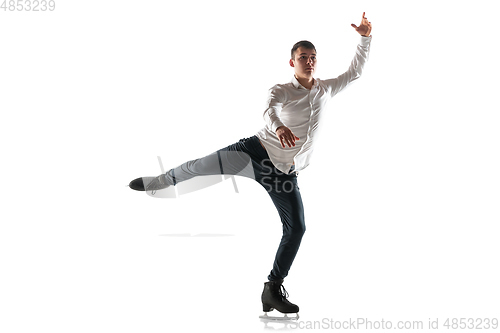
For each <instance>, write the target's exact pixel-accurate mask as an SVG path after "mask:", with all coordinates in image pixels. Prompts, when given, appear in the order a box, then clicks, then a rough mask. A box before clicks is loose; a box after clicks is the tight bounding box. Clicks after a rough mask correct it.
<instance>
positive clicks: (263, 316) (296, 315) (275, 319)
mask: <svg viewBox="0 0 500 333" xmlns="http://www.w3.org/2000/svg"><path fill="white" fill-rule="evenodd" d="M259 318H260V319H264V320H266V321H267V320H269V321H291V320H298V319H299V314H298V313H296V314H295V316H294V317H288V315H287V314H286V313H285V314H284V316H282V317H280V316H268V315H267V312H265V313H264V314H263V315H262V316H259Z"/></svg>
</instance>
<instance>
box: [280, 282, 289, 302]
mask: <svg viewBox="0 0 500 333" xmlns="http://www.w3.org/2000/svg"><path fill="white" fill-rule="evenodd" d="M278 291H279V293H280V295H281V297H283V298H285V299H287V298H288V292H287V291H286V289H285V287H283V285H281V286H280V289H279V290H278Z"/></svg>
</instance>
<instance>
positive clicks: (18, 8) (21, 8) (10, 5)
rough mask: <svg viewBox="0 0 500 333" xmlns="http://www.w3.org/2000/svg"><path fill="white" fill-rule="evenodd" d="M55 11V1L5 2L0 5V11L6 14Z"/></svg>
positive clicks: (22, 0)
mask: <svg viewBox="0 0 500 333" xmlns="http://www.w3.org/2000/svg"><path fill="white" fill-rule="evenodd" d="M55 9H56V2H55V0H48V1H47V0H3V2H2V5H0V10H3V11H4V12H6V11H10V12H45V11H53V10H55Z"/></svg>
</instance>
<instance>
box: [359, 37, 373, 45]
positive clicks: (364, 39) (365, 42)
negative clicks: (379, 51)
mask: <svg viewBox="0 0 500 333" xmlns="http://www.w3.org/2000/svg"><path fill="white" fill-rule="evenodd" d="M371 40H372V36H371V35H370V36H369V37H365V36H361V42H360V44H361V46H368V45H369V44H370V42H371Z"/></svg>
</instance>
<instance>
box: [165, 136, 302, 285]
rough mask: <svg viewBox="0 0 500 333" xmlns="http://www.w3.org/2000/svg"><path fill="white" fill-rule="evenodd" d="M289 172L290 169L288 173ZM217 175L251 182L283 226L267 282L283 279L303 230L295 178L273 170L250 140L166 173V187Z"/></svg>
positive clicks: (295, 252) (264, 151)
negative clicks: (261, 191)
mask: <svg viewBox="0 0 500 333" xmlns="http://www.w3.org/2000/svg"><path fill="white" fill-rule="evenodd" d="M293 169H294V167H293V166H292V169H291V171H293ZM217 174H225V175H239V176H244V177H248V178H252V179H254V180H255V181H257V182H258V183H259V184H261V185H262V186H263V187H264V188H265V189H266V191H267V193H268V194H269V196H270V197H271V199H272V201H273V203H274V205H275V206H276V209H277V210H278V213H279V216H280V218H281V223H282V224H283V236H282V237H281V242H280V245H279V247H278V251H277V253H276V257H275V260H274V264H273V269H272V270H271V272H270V274H269V276H268V279H269V280H271V281H272V280H280V279H284V278H285V277H286V276H287V275H288V271H289V270H290V267H291V266H292V263H293V260H294V259H295V255H296V254H297V251H298V250H299V246H300V243H301V240H302V236H303V235H304V232H305V230H306V227H305V221H304V207H303V204H302V197H301V195H300V191H299V187H298V185H297V174H296V173H295V172H290V173H289V174H288V175H287V174H284V173H282V172H281V171H279V170H278V169H276V168H275V166H274V165H273V163H272V162H271V160H270V159H269V155H268V154H267V151H266V150H265V149H264V148H263V147H262V146H261V145H260V142H259V139H258V138H257V137H256V136H252V137H250V138H245V139H241V140H240V141H239V142H237V143H235V144H232V145H230V146H227V147H225V148H222V149H220V150H218V151H216V152H214V153H212V154H210V155H208V156H205V157H203V158H200V159H196V160H192V161H189V162H186V163H184V164H182V165H180V166H178V167H176V168H174V169H171V170H169V171H168V172H167V173H166V176H167V181H168V182H169V183H170V184H172V185H176V184H177V183H179V182H182V181H185V180H188V179H191V178H193V177H196V176H207V175H217Z"/></svg>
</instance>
